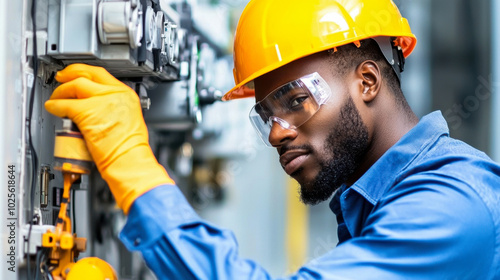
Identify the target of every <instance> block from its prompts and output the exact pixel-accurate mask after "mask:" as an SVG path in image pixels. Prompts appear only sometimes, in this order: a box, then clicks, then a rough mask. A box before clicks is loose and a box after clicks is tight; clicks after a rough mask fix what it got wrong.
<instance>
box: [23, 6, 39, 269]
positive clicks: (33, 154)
mask: <svg viewBox="0 0 500 280" xmlns="http://www.w3.org/2000/svg"><path fill="white" fill-rule="evenodd" d="M31 23H32V27H33V28H32V29H33V57H32V62H33V85H32V87H31V96H30V103H29V116H28V119H27V120H26V121H27V123H28V142H29V148H30V153H31V193H30V195H31V197H30V209H29V213H30V214H29V217H28V218H29V223H30V227H29V230H28V238H27V239H28V252H27V254H26V262H27V263H28V279H32V278H31V266H30V262H31V261H30V251H29V250H30V239H31V230H32V227H33V218H34V216H35V215H34V211H35V209H34V208H35V187H36V177H37V174H38V156H37V154H36V151H35V147H34V146H33V136H32V135H31V120H32V118H33V105H34V103H35V92H36V91H35V89H36V77H37V73H38V53H37V42H36V41H37V39H36V0H32V1H31ZM38 270H39V268H37V271H38Z"/></svg>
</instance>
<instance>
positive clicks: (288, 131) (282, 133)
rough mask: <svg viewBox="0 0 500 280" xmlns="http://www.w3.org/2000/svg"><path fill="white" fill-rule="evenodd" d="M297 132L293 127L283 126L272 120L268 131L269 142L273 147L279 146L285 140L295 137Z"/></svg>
mask: <svg viewBox="0 0 500 280" xmlns="http://www.w3.org/2000/svg"><path fill="white" fill-rule="evenodd" d="M297 134H298V133H297V131H296V130H295V129H294V128H284V127H282V126H281V125H280V124H279V123H278V122H276V121H273V126H272V127H271V132H269V143H270V144H271V145H272V146H273V147H279V146H281V145H283V143H285V142H286V141H290V140H293V139H295V138H296V137H297Z"/></svg>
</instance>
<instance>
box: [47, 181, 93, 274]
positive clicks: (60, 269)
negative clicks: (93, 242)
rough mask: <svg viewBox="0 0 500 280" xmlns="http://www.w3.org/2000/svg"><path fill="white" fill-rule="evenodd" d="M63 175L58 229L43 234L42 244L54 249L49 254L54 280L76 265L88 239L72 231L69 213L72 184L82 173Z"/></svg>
mask: <svg viewBox="0 0 500 280" xmlns="http://www.w3.org/2000/svg"><path fill="white" fill-rule="evenodd" d="M63 177H64V191H63V201H62V203H61V209H60V210H59V216H58V219H57V223H56V229H55V231H54V232H52V231H50V230H49V231H47V232H46V233H45V234H43V236H42V246H43V247H46V248H51V249H52V250H51V252H50V254H49V266H50V267H51V274H52V277H53V278H54V280H62V279H65V278H66V274H67V273H68V272H69V271H70V270H71V267H72V266H73V265H74V260H75V258H77V257H78V254H79V253H80V252H84V251H85V249H86V242H87V239H85V238H81V237H76V234H72V233H71V221H70V219H69V217H68V215H67V208H68V203H69V198H70V197H69V192H70V189H71V185H72V184H73V182H74V181H76V180H77V179H78V178H80V175H79V174H73V173H67V172H65V173H63Z"/></svg>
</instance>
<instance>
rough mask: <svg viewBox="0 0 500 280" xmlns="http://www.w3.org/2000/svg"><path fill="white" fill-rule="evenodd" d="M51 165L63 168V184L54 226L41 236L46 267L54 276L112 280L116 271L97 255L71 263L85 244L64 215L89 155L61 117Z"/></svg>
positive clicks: (87, 169)
mask: <svg viewBox="0 0 500 280" xmlns="http://www.w3.org/2000/svg"><path fill="white" fill-rule="evenodd" d="M54 158H55V164H54V168H55V169H57V170H60V171H62V172H63V178H64V188H63V196H62V203H61V208H60V210H59V215H58V217H57V222H56V228H55V230H54V231H53V232H52V231H50V230H49V231H47V232H46V233H45V234H43V236H42V246H43V247H45V248H50V249H51V250H50V253H49V267H50V274H51V275H52V278H53V279H54V280H65V279H70V280H71V279H72V280H79V279H86V280H87V279H88V280H116V279H118V278H117V277H116V272H115V271H114V270H113V268H112V267H111V266H110V265H109V264H108V263H107V262H105V261H103V260H101V259H99V258H94V257H92V258H84V259H82V260H80V261H78V262H76V263H75V259H76V258H77V257H78V254H79V253H80V252H84V251H85V250H86V247H87V239H86V238H82V237H77V236H76V234H73V233H72V230H71V220H70V218H69V217H68V213H67V210H68V203H69V202H70V190H71V185H72V184H73V183H74V182H75V181H76V180H78V179H79V178H80V176H81V174H88V173H89V172H90V167H91V165H92V158H91V156H90V154H89V152H88V150H87V147H86V144H85V140H84V139H83V136H82V134H81V133H80V132H79V131H78V129H77V128H76V126H74V124H72V122H71V121H70V120H68V119H63V129H62V130H59V131H56V143H55V148H54Z"/></svg>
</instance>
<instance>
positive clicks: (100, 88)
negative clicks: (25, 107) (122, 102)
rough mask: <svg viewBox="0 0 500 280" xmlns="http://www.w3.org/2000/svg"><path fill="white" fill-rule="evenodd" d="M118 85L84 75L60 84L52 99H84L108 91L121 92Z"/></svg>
mask: <svg viewBox="0 0 500 280" xmlns="http://www.w3.org/2000/svg"><path fill="white" fill-rule="evenodd" d="M120 90H121V89H120V88H119V87H116V86H110V85H102V84H99V83H96V82H94V81H91V80H89V79H87V78H84V77H79V78H76V79H74V80H72V81H70V82H67V83H64V84H62V85H60V86H58V87H57V88H56V89H55V90H54V92H53V93H52V96H51V97H50V99H51V100H52V99H83V98H89V97H92V96H98V95H104V94H107V93H114V92H119V91H120Z"/></svg>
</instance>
